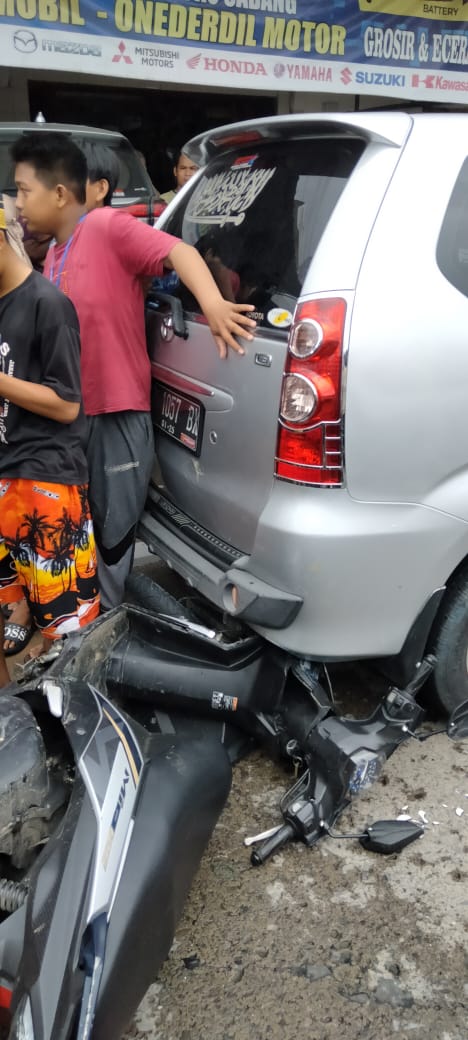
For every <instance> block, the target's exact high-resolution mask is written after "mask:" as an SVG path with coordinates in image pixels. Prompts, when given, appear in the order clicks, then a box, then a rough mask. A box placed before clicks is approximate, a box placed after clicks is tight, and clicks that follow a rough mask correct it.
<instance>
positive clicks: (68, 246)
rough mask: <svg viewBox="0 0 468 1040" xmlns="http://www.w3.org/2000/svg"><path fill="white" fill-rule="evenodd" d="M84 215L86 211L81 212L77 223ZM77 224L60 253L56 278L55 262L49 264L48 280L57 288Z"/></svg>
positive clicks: (58, 287)
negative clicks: (60, 257)
mask: <svg viewBox="0 0 468 1040" xmlns="http://www.w3.org/2000/svg"><path fill="white" fill-rule="evenodd" d="M85 216H86V213H83V216H82V217H80V219H79V221H78V224H81V223H82V222H83V220H84V218H85ZM78 224H77V225H76V227H75V228H73V231H72V233H71V235H70V238H69V239H68V241H67V243H66V246H65V249H64V251H63V254H62V259H61V261H60V266H59V269H58V271H57V277H56V278H54V273H55V262H54V263H52V264H51V265H50V271H49V282H53V283H54V285H56V286H57V289H60V282H61V280H62V274H63V269H64V267H65V262H66V259H67V256H68V251H69V249H70V246H71V244H72V242H73V238H74V235H75V231H76V230H77V227H78ZM55 248H57V247H55ZM54 252H55V250H54Z"/></svg>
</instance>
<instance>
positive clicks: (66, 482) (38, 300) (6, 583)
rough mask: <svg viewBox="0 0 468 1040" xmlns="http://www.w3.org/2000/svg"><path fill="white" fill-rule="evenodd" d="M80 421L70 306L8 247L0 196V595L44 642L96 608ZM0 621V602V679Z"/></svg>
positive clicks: (1, 676)
mask: <svg viewBox="0 0 468 1040" xmlns="http://www.w3.org/2000/svg"><path fill="white" fill-rule="evenodd" d="M83 423H84V418H83V415H82V413H81V411H80V340H79V326H78V319H77V317H76V312H75V309H74V307H73V304H72V303H71V301H70V300H68V299H67V298H66V297H65V296H63V294H62V293H61V292H59V290H58V289H56V288H55V286H53V285H52V284H51V283H50V282H48V281H47V280H46V279H45V278H43V277H42V275H40V274H38V273H37V272H36V271H32V272H31V270H30V268H29V267H27V266H26V264H25V263H24V261H23V260H21V259H19V257H18V256H17V255H16V253H15V252H14V250H13V248H12V246H11V244H10V242H9V239H8V232H7V225H6V220H5V213H4V210H3V206H2V205H0V604H2V603H5V602H8V603H11V602H14V601H15V600H19V599H20V598H21V596H22V595H23V593H24V594H25V595H26V599H27V601H28V603H29V606H30V609H31V614H32V617H33V619H34V621H35V623H36V625H37V626H38V628H40V629H41V631H42V634H43V636H44V648H45V647H47V645H48V641H49V640H53V639H58V638H60V637H61V636H62V635H64V634H65V633H67V632H71V631H74V630H76V629H78V628H81V627H83V626H84V625H86V624H88V623H89V622H90V621H91V620H93V618H95V617H97V615H98V613H99V594H98V587H97V577H96V557H95V546H94V535H93V528H92V523H91V517H90V514H89V507H88V502H87V496H86V483H87V470H86V461H85V457H84V453H83V447H82V439H83V432H84V431H83ZM3 627H4V625H3V615H2V614H1V611H0V687H2V686H5V685H6V684H7V683H8V682H9V676H8V671H7V668H6V664H5V656H4V653H3V649H2V647H3ZM41 649H42V648H41Z"/></svg>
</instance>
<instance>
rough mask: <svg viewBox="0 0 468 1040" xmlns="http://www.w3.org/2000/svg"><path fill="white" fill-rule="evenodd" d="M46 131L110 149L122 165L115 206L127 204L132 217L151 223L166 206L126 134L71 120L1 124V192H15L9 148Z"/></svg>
mask: <svg viewBox="0 0 468 1040" xmlns="http://www.w3.org/2000/svg"><path fill="white" fill-rule="evenodd" d="M44 130H47V131H50V130H53V131H58V132H59V133H64V134H69V135H70V136H71V138H72V139H73V140H74V141H76V143H77V144H82V143H83V142H85V141H88V142H99V143H101V144H105V145H106V146H107V147H108V148H111V149H112V151H113V152H115V154H116V155H117V158H118V160H119V166H120V176H119V182H118V185H117V188H116V191H115V192H114V196H113V199H112V205H113V206H117V207H119V208H120V207H125V209H127V210H128V211H129V212H130V213H132V214H133V216H135V217H138V218H139V219H141V220H146V221H147V222H148V223H152V222H153V220H154V219H155V218H156V217H157V216H159V214H160V213H161V212H162V210H163V209H164V203H163V202H162V200H161V199H160V197H159V194H158V192H157V191H156V189H155V188H154V185H153V184H152V183H151V180H150V177H149V174H148V172H147V170H146V168H145V166H144V165H143V163H142V161H141V159H140V157H139V155H138V153H137V152H136V151H135V149H134V148H133V145H131V144H130V141H129V140H128V139H127V138H126V137H124V135H123V134H121V133H118V132H117V131H114V130H100V129H99V128H98V127H93V126H73V125H72V124H70V123H45V122H44V123H42V122H41V123H39V122H36V123H20V122H18V123H0V191H5V192H7V193H8V194H14V193H15V178H14V166H13V163H12V161H11V158H10V147H11V145H12V144H13V142H14V141H15V140H16V139H17V138H18V137H19V136H20V134H25V133H30V132H31V131H34V133H38V134H40V133H43V132H44Z"/></svg>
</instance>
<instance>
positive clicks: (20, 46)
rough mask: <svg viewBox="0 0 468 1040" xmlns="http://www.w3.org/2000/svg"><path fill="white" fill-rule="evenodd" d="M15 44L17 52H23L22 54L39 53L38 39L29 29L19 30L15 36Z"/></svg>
mask: <svg viewBox="0 0 468 1040" xmlns="http://www.w3.org/2000/svg"><path fill="white" fill-rule="evenodd" d="M13 43H14V45H15V48H16V50H17V51H21V52H22V54H32V52H33V51H37V40H36V37H35V35H34V33H33V32H30V30H29V29H18V30H17V32H15V33H14V35H13Z"/></svg>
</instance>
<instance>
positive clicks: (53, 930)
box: [0, 580, 468, 1040]
mask: <svg viewBox="0 0 468 1040" xmlns="http://www.w3.org/2000/svg"><path fill="white" fill-rule="evenodd" d="M148 590H149V591H148ZM133 599H134V602H129V603H126V604H124V605H123V606H122V607H119V608H117V609H115V610H113V611H110V612H108V613H107V614H104V615H103V616H102V617H100V618H99V619H98V620H97V621H95V622H94V623H93V624H92V625H90V626H88V628H86V629H84V630H83V631H82V632H81V633H80V634H72V635H70V636H68V637H67V638H66V639H64V640H63V641H61V642H60V643H59V644H56V645H54V646H53V647H52V649H51V650H50V651H49V653H48V654H46V655H43V656H42V657H39V658H37V659H36V660H35V661H33V662H30V663H29V664H28V665H26V666H25V667H24V669H23V674H22V675H21V677H20V678H19V680H18V681H17V682H16V683H12V684H11V685H10V686H9V687H7V688H6V689H5V690H4V691H3V693H2V697H1V698H0V741H1V744H0V747H1V755H0V856H1V861H2V870H1V873H2V874H3V877H1V878H0V911H1V923H0V1036H1V1037H5V1038H9V1040H90V1038H92V1040H117V1038H118V1037H121V1036H122V1034H123V1032H124V1031H125V1029H126V1027H127V1026H128V1024H129V1023H130V1021H131V1019H132V1017H133V1015H134V1013H135V1011H136V1009H137V1007H138V1005H139V1003H140V1001H141V999H142V997H143V996H144V993H145V992H146V989H147V988H148V986H149V985H150V983H151V982H152V981H154V979H155V977H156V975H157V973H158V970H159V969H160V967H161V965H162V963H163V961H164V959H165V958H166V956H167V954H168V952H169V949H170V946H171V943H172V940H173V936H174V932H175V927H176V924H177V920H178V918H179V916H180V914H181V911H182V907H183V902H184V899H185V896H186V894H187V892H188V889H189V888H190V884H191V882H192V879H193V876H194V874H195V872H196V870H197V868H198V865H199V862H200V859H201V857H202V855H203V853H204V850H205V848H206V846H207V844H208V841H209V838H210V836H211V834H212V831H213V829H214V827H215V825H216V822H217V820H218V818H219V816H220V814H221V812H222V810H223V807H224V805H225V803H226V800H227V797H228V794H229V790H230V783H231V771H232V765H233V764H234V763H235V762H236V761H237V760H238V759H239V758H240V757H242V756H243V755H244V754H246V753H247V752H248V751H249V750H250V749H251V748H252V747H254V746H258V745H261V746H262V747H263V748H264V749H265V750H266V751H267V752H268V753H269V754H270V755H271V756H272V757H274V758H275V759H277V760H282V761H284V763H285V765H286V766H287V765H288V764H289V766H290V771H291V772H292V771H293V772H294V774H295V779H294V782H293V784H292V786H291V787H290V789H289V791H288V792H287V793H286V795H285V796H284V798H283V800H282V803H281V806H280V809H281V814H282V819H281V821H280V822H279V823H278V826H277V827H275V828H273V829H270V830H269V831H268V832H267V833H266V834H265V835H258V836H257V838H258V841H254V848H253V851H252V853H251V860H252V863H253V864H254V865H256V866H259V865H260V864H262V863H264V862H265V861H266V860H267V859H268V857H269V856H271V855H272V853H274V852H275V851H276V850H278V849H279V848H281V847H282V846H284V845H285V844H286V843H287V842H288V841H291V840H293V841H294V840H296V841H297V840H300V841H303V842H304V843H305V844H306V845H308V846H311V845H313V844H315V843H316V842H317V841H318V840H320V839H322V838H326V837H327V836H330V835H331V836H332V837H335V836H340V835H336V833H335V832H334V830H333V828H334V825H335V824H336V822H337V820H338V818H339V816H340V814H341V813H342V812H343V810H344V808H345V807H346V806H347V805H348V804H349V802H350V800H351V799H352V798H353V797H354V796H356V795H357V794H359V792H360V791H361V790H363V788H365V787H368V786H369V784H371V783H373V782H374V781H375V779H376V778H377V777H378V775H379V773H380V771H381V769H382V766H383V764H384V763H385V761H386V760H387V758H388V757H389V755H391V754H392V753H393V752H394V751H395V749H396V748H397V747H398V745H399V744H400V743H402V742H403V741H406V740H409V739H417V740H424V739H427V738H428V737H429V736H431V735H432V732H433V730H432V731H431V730H429V731H426V730H424V729H421V725H422V723H423V720H424V709H423V707H422V705H421V704H420V703H419V702H418V699H417V697H418V694H419V693H420V691H421V689H422V687H423V685H424V683H425V681H426V679H427V678H428V676H429V674H430V672H431V670H432V667H433V659H431V657H430V656H429V657H427V658H425V659H424V660H423V661H421V663H420V664H419V666H418V668H417V669H416V671H415V674H414V675H413V677H412V679H411V681H410V682H409V683H408V684H407V685H406V687H405V688H398V687H396V686H393V687H391V688H390V689H389V690H388V691H387V693H386V694H385V696H384V697H383V698H382V700H381V703H380V704H379V705H378V706H377V708H376V709H375V710H374V712H373V713H372V714H371V715H370V716H369V717H368V718H365V719H353V718H350V717H348V716H340V715H339V714H337V712H336V710H335V707H334V704H333V700H332V698H331V696H330V691H328V690H327V683H326V681H325V680H326V676H324V673H323V669H322V667H321V666H314V665H313V664H311V663H309V662H299V661H297V660H296V659H294V658H291V657H289V656H287V655H286V654H284V653H283V652H281V651H280V650H278V649H277V648H275V647H272V646H271V645H269V644H268V643H266V642H265V641H264V640H263V639H262V638H261V637H259V636H257V635H256V634H254V633H253V632H252V631H251V630H250V629H248V628H245V627H243V626H241V625H239V624H238V623H233V622H232V620H231V619H228V620H226V619H225V618H223V617H222V616H221V615H220V616H219V617H218V616H216V615H212V614H210V615H208V616H207V615H206V612H204V611H203V610H201V611H197V609H196V608H194V607H193V606H189V607H187V605H185V604H183V603H181V602H179V601H178V600H176V599H175V598H174V597H172V596H171V595H169V594H168V593H167V592H166V591H165V590H163V589H161V588H160V587H159V586H158V585H156V584H155V583H154V582H150V583H149V584H148V583H147V584H146V587H142V585H141V580H140V585H137V588H136V590H134V596H133ZM444 732H447V733H448V735H449V736H450V737H452V738H454V739H461V738H463V737H466V736H468V703H467V702H465V703H462V704H460V705H459V706H458V708H457V709H456V710H455V712H454V713H453V714H452V716H451V717H450V719H449V720H448V724H447V727H444ZM422 833H423V828H422V826H421V824H418V823H416V822H414V821H411V820H380V821H376V822H374V823H372V824H370V825H369V826H368V827H367V828H365V830H364V831H363V832H362V833H361V834H358V835H355V837H356V838H358V839H359V840H360V841H361V843H362V845H363V846H364V847H365V848H367V849H369V850H373V851H376V852H382V853H389V852H397V851H399V850H400V849H402V848H404V847H405V845H407V844H408V843H409V842H411V841H413V840H415V839H416V838H419V837H421V835H422ZM341 836H342V837H349V836H348V835H341ZM261 839H263V840H261Z"/></svg>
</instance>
